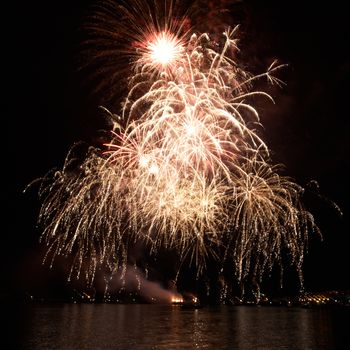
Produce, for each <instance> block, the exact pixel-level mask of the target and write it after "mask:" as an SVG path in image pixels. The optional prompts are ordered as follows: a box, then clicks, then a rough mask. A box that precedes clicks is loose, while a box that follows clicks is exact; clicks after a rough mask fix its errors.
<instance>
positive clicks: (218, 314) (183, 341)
mask: <svg viewBox="0 0 350 350" xmlns="http://www.w3.org/2000/svg"><path fill="white" fill-rule="evenodd" d="M17 311H18V310H17ZM17 316H18V317H20V319H18V320H17V321H16V320H15V322H13V324H12V325H11V328H12V330H11V337H10V342H11V343H10V344H11V345H12V346H10V347H9V348H15V347H17V348H20V349H135V350H138V349H215V350H218V349H237V350H240V349H259V350H263V349H266V350H267V349H269V350H270V349H279V350H283V349H295V350H298V349H300V350H306V349H315V350H316V349H317V350H320V349H327V350H328V349H350V343H349V342H348V341H349V336H348V332H350V323H349V321H350V317H349V308H345V307H344V308H316V309H305V308H287V307H256V306H218V307H204V308H201V309H196V310H184V309H181V308H180V307H178V306H166V305H118V304H52V305H29V306H28V305H27V306H25V307H23V309H21V311H20V313H18V314H17ZM15 323H16V324H15ZM348 328H349V329H348ZM14 330H15V332H13V331H14Z"/></svg>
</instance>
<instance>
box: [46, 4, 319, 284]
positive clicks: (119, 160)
mask: <svg viewBox="0 0 350 350" xmlns="http://www.w3.org/2000/svg"><path fill="white" fill-rule="evenodd" d="M155 4H156V5H155V7H150V5H149V4H148V3H147V6H146V8H145V7H143V9H146V10H147V11H146V15H145V14H144V13H143V12H142V11H140V9H141V8H142V6H144V4H143V3H142V2H138V1H135V2H132V3H131V5H127V4H124V5H122V6H120V7H118V10H119V12H120V13H121V14H122V15H123V16H124V17H125V18H126V20H125V21H122V22H121V23H119V24H118V25H117V27H116V28H113V25H115V24H116V22H115V20H112V21H111V22H108V21H107V23H109V24H107V25H103V26H100V24H101V23H102V22H101V21H102V19H105V20H106V19H107V20H108V19H113V18H114V17H113V14H111V11H110V10H111V9H112V7H111V6H112V2H110V1H107V2H106V3H104V6H102V7H101V6H100V7H98V8H97V12H96V16H95V20H94V22H93V23H92V24H91V25H90V27H89V28H90V29H91V30H95V31H96V32H97V34H99V35H103V36H104V37H107V38H108V40H113V39H114V38H117V37H118V36H119V35H120V34H118V33H119V32H122V33H125V32H128V35H129V36H127V37H126V38H123V41H122V43H124V44H125V43H128V44H129V45H128V46H127V47H128V50H129V51H128V52H130V51H131V52H132V57H133V59H132V60H131V66H130V68H129V71H130V72H131V75H130V78H129V80H128V92H127V97H126V98H125V101H124V103H123V106H122V109H121V113H120V116H119V117H118V123H116V122H115V124H114V125H115V128H114V130H112V131H111V139H110V140H109V141H108V142H106V144H105V145H104V150H103V151H99V150H96V149H92V148H91V149H89V151H88V152H87V153H86V156H85V158H84V160H83V161H81V162H80V163H79V166H78V167H75V168H74V167H73V168H74V169H72V162H73V163H74V159H75V157H74V151H72V152H71V154H70V155H68V157H67V160H66V164H65V166H64V168H63V170H62V171H58V172H55V173H54V174H53V175H52V176H48V177H46V178H45V181H44V182H43V185H42V187H41V191H40V194H41V196H42V198H43V204H42V207H41V212H40V221H41V223H42V224H43V225H44V227H45V228H44V231H43V235H42V239H43V240H44V241H45V242H46V244H47V245H48V249H47V257H49V256H50V257H51V259H52V261H53V259H54V258H55V256H57V255H73V256H74V262H73V265H72V270H71V274H73V273H75V274H76V275H77V276H78V277H79V275H80V273H81V271H84V273H85V275H86V277H87V279H88V280H89V281H90V282H92V281H93V278H94V275H95V272H96V269H97V268H98V267H99V266H102V265H106V266H109V267H110V270H111V271H116V270H117V269H119V268H121V269H124V270H125V266H126V265H127V264H128V250H129V247H130V245H133V244H135V243H139V242H142V244H143V245H144V246H146V247H148V248H149V251H150V254H153V255H157V253H158V252H160V251H162V250H165V249H171V250H174V251H176V252H177V254H178V257H179V260H180V261H184V259H185V258H186V257H188V256H190V261H194V262H195V265H196V266H197V270H198V274H201V273H202V272H203V270H204V269H205V267H206V261H207V258H208V256H212V257H214V258H215V259H217V260H218V261H226V260H230V261H232V264H233V265H234V267H235V271H236V275H237V279H238V280H239V281H242V280H244V279H246V278H248V277H249V276H250V277H251V276H253V278H254V279H257V278H258V279H261V277H262V275H263V273H264V271H265V270H271V268H272V266H273V265H274V264H275V263H280V262H281V254H282V250H286V251H288V252H289V253H290V255H291V262H292V264H294V265H295V266H296V268H297V269H298V271H300V270H301V263H302V260H303V254H304V251H305V245H306V243H307V238H308V232H309V231H310V230H317V227H316V225H315V224H314V221H313V217H312V215H311V214H310V213H309V212H307V211H305V210H304V209H303V207H302V205H301V202H300V197H301V194H302V191H303V189H302V188H301V187H300V186H298V185H297V184H295V183H294V182H293V181H292V180H291V179H289V178H287V177H284V176H281V175H279V168H278V166H273V165H271V160H270V156H269V149H268V146H267V145H266V143H265V142H264V141H263V140H262V138H261V136H260V135H259V129H260V128H259V127H260V120H259V114H258V111H257V110H256V108H255V107H254V106H253V105H252V104H251V103H249V101H251V100H252V97H253V96H260V97H261V98H266V99H267V100H269V101H272V98H271V96H270V95H268V94H267V93H266V92H263V91H256V90H255V89H254V83H255V81H256V80H258V79H263V78H266V79H267V80H268V81H269V82H270V83H273V84H277V85H280V84H281V81H280V80H279V79H278V78H277V77H276V75H275V74H276V73H277V72H278V70H280V69H281V68H282V67H283V65H278V64H277V62H273V63H272V64H271V66H270V67H269V68H268V69H267V71H266V72H265V73H262V74H260V75H255V76H254V75H252V74H250V73H248V72H246V71H244V70H243V69H241V68H240V66H239V64H238V63H237V62H236V57H235V56H236V55H235V53H236V52H237V50H238V48H237V40H236V39H237V27H236V28H234V29H230V28H228V29H227V30H226V31H225V32H224V33H223V35H222V39H220V41H219V42H216V41H214V40H213V39H212V38H211V35H210V33H202V34H201V33H195V32H194V31H192V32H189V31H188V30H184V27H185V25H184V23H187V22H186V19H187V17H183V18H180V19H179V18H178V17H176V16H175V12H174V4H173V3H171V4H170V6H169V7H167V6H165V8H163V11H160V12H157V2H156V3H155ZM165 4H167V3H165ZM113 6H114V5H113ZM113 8H114V7H113ZM164 11H165V12H164ZM155 13H157V15H156V16H155V17H153V16H152V14H155ZM106 14H107V17H106ZM159 16H161V17H159ZM159 18H161V20H159ZM133 21H135V22H136V23H138V24H144V25H145V26H144V28H145V30H143V27H142V26H140V25H137V26H136V28H137V29H136V31H135V25H134V26H133V31H130V32H129V29H130V28H131V27H130V23H132V22H133ZM125 23H126V24H125ZM117 29H118V30H119V31H118V30H117ZM117 52H118V53H122V52H123V50H119V51H117ZM104 54H105V51H103V52H102V56H101V57H103V55H104ZM114 54H115V52H114V53H113V55H114ZM93 57H94V58H96V57H97V56H96V55H94V56H93ZM113 67H115V66H114V65H113ZM108 68H111V67H110V66H108ZM111 115H113V114H111ZM46 180H47V181H48V182H47V181H46Z"/></svg>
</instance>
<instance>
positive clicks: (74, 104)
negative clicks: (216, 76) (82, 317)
mask: <svg viewBox="0 0 350 350" xmlns="http://www.w3.org/2000/svg"><path fill="white" fill-rule="evenodd" d="M89 2H90V3H91V1H83V0H79V1H67V0H61V1H27V2H22V3H20V2H16V3H15V4H13V5H12V6H13V8H11V9H8V10H7V11H4V15H5V17H7V21H6V24H5V30H3V35H4V36H5V43H6V46H7V47H8V48H7V49H6V50H3V53H2V58H4V59H5V63H4V64H3V66H2V68H3V70H2V73H3V74H5V84H3V89H2V91H3V92H2V98H3V107H2V116H3V121H5V124H6V135H7V139H6V152H5V159H4V160H3V161H2V169H3V170H2V172H3V175H5V179H4V180H3V182H2V184H3V188H4V189H5V198H4V197H3V199H4V201H3V204H4V206H5V216H4V220H5V222H6V225H5V227H6V229H5V230H3V231H2V234H1V240H2V241H1V249H2V250H3V251H2V253H1V268H2V271H1V282H2V283H1V295H12V294H13V295H15V294H21V293H25V292H32V291H36V292H38V291H40V290H53V289H55V288H59V287H60V283H62V280H63V278H62V274H63V272H62V271H61V270H60V269H59V268H54V269H53V270H49V268H48V267H47V266H44V267H42V266H41V259H42V250H41V249H40V246H39V243H38V239H39V235H40V229H38V228H36V218H37V214H38V209H39V205H40V202H39V200H38V197H37V195H36V187H34V189H33V190H32V191H29V192H28V193H26V194H23V190H24V189H25V187H26V185H27V184H29V183H30V182H31V181H32V180H34V179H36V178H38V177H40V176H43V175H44V174H45V173H46V172H47V171H49V170H50V169H52V168H53V167H58V168H59V167H61V166H62V165H63V161H64V158H65V156H66V154H67V152H68V150H69V149H70V147H71V146H72V145H73V143H75V142H77V141H80V140H83V141H86V142H88V143H91V144H94V145H96V144H98V141H99V139H98V135H99V130H100V129H102V128H104V127H105V126H106V125H105V122H104V120H103V118H101V115H100V114H99V113H98V108H97V107H98V105H99V104H100V100H99V96H98V95H93V94H91V90H92V89H91V84H89V83H87V79H86V77H85V76H84V74H82V73H81V72H78V65H79V64H78V62H79V42H80V39H81V35H82V34H81V33H80V32H79V27H80V25H81V23H82V19H83V17H84V14H85V13H86V11H87V8H88V6H87V4H88V3H89ZM73 3H74V4H73ZM304 3H306V2H304V1H245V2H244V5H242V4H241V5H239V6H238V7H237V5H235V6H232V9H233V10H235V11H237V15H236V16H234V17H236V18H237V19H236V20H237V21H240V23H241V41H240V47H241V49H242V56H243V57H246V58H247V68H248V69H249V70H252V71H253V72H255V73H256V72H257V71H258V70H259V69H260V71H262V70H263V69H264V68H266V67H267V66H268V65H269V63H271V62H272V60H273V59H274V58H277V59H278V60H279V61H280V62H282V63H287V64H288V67H287V68H286V69H285V71H284V72H283V73H282V74H281V76H282V78H283V79H284V80H285V82H286V83H287V85H286V86H285V87H283V89H282V90H273V93H274V97H275V101H276V105H270V104H269V105H264V104H262V105H261V106H260V107H259V108H260V113H261V121H262V124H263V125H264V127H265V130H264V140H265V141H266V142H267V144H268V145H269V146H270V148H271V149H272V154H273V159H274V160H275V161H276V162H282V163H283V164H285V166H286V171H285V174H286V175H290V176H292V177H293V178H294V179H295V180H296V182H297V183H299V184H300V185H302V186H303V187H305V188H307V191H306V196H305V202H306V204H307V205H308V208H309V210H310V211H311V212H312V213H313V214H314V215H315V218H316V221H317V222H318V224H319V226H320V228H321V230H322V232H323V241H322V242H321V240H320V239H319V238H318V237H316V236H315V237H311V239H310V244H309V252H308V254H307V255H306V260H305V269H304V270H305V286H306V288H307V289H308V290H331V289H349V288H350V278H349V247H350V238H349V236H350V232H349V228H350V221H349V210H350V200H349V195H350V191H349V182H348V181H349V170H347V166H349V162H348V152H349V151H350V147H349V146H350V137H349V132H350V128H349V119H350V116H349V106H348V104H349V92H350V89H349V87H350V49H349V37H350V29H349V25H348V21H349V19H348V11H347V10H346V9H345V4H344V3H345V2H344V1H332V2H329V3H326V2H325V3H324V4H321V2H315V5H314V6H311V5H310V4H309V5H307V7H305V6H306V5H305V4H304ZM238 8H239V11H238V10H237V9H238ZM238 14H239V15H238ZM232 24H235V23H232ZM7 44H8V45H7ZM243 52H244V53H243ZM4 94H5V95H4ZM116 112H117V111H116ZM312 180H315V181H317V183H318V184H319V190H317V189H316V187H315V185H308V184H309V183H310V181H312ZM327 198H328V200H327ZM330 200H332V201H334V202H335V203H337V204H338V206H339V207H340V208H341V209H342V211H343V214H344V215H343V216H342V217H341V216H340V215H339V213H338V212H337V211H336V210H335V209H334V208H333V206H332V205H331V204H330ZM287 278H288V277H287Z"/></svg>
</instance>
